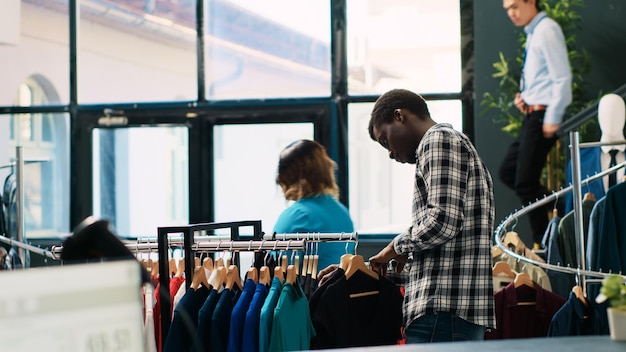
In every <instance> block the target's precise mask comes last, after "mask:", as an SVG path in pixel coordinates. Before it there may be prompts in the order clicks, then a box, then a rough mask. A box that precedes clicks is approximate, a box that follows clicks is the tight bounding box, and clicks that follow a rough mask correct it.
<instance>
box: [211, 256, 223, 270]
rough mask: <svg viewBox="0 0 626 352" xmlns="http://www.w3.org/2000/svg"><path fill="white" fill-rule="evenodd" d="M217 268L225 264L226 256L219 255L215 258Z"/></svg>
mask: <svg viewBox="0 0 626 352" xmlns="http://www.w3.org/2000/svg"><path fill="white" fill-rule="evenodd" d="M213 266H214V267H215V268H219V267H220V266H224V258H222V257H219V258H217V259H215V264H214V265H213Z"/></svg>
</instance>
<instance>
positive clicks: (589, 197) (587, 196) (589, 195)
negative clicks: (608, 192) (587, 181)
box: [583, 192, 596, 202]
mask: <svg viewBox="0 0 626 352" xmlns="http://www.w3.org/2000/svg"><path fill="white" fill-rule="evenodd" d="M585 200H590V201H593V202H595V201H596V195H595V194H593V193H591V192H587V193H585V195H584V197H583V201H585Z"/></svg>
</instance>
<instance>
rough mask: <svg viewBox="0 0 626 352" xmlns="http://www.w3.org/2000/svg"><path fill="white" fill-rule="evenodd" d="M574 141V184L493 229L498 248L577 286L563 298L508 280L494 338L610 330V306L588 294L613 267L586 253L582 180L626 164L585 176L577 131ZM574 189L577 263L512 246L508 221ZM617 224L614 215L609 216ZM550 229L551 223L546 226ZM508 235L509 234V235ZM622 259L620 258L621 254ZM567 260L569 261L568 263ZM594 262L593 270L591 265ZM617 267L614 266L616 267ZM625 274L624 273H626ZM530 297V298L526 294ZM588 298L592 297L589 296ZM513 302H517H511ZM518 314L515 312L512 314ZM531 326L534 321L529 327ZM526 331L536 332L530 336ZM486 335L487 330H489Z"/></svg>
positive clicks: (500, 295) (530, 283) (534, 284)
mask: <svg viewBox="0 0 626 352" xmlns="http://www.w3.org/2000/svg"><path fill="white" fill-rule="evenodd" d="M571 140H572V175H573V181H574V182H573V183H574V184H573V185H571V186H569V187H566V188H564V189H562V190H560V191H558V192H555V193H553V194H552V195H549V196H546V197H544V198H543V199H541V200H538V201H536V202H534V203H532V204H530V205H528V206H525V207H524V208H522V209H521V210H519V211H516V212H514V213H513V214H511V215H509V216H508V217H506V218H505V220H504V221H503V222H502V223H501V224H500V225H499V226H498V228H497V229H496V233H495V242H496V245H497V247H498V248H499V249H500V250H501V251H503V252H504V253H505V254H506V255H508V256H511V257H512V258H515V260H516V261H521V262H524V263H527V264H532V265H536V266H538V267H540V268H542V269H544V270H546V271H547V273H548V274H564V275H568V276H570V277H574V278H575V281H574V283H575V286H573V287H570V288H569V290H571V291H570V292H569V294H568V296H567V297H565V298H563V297H561V296H559V295H556V294H553V293H552V292H549V291H548V290H544V289H543V288H542V287H541V285H538V284H537V282H535V281H534V280H532V279H531V280H528V278H524V277H518V275H515V278H514V279H513V282H511V283H510V284H508V285H507V286H506V287H505V288H504V289H502V290H500V291H498V292H496V302H498V300H500V301H501V302H504V303H506V302H508V303H506V306H500V309H498V305H497V307H496V315H497V321H498V322H497V325H498V329H496V331H495V332H492V333H493V335H492V336H491V337H495V338H515V337H536V336H571V335H599V334H608V323H607V321H606V306H605V305H599V304H597V303H596V302H595V299H594V298H595V294H593V293H590V294H588V293H587V292H588V290H587V285H588V284H590V283H596V282H599V281H601V279H602V278H604V277H606V276H608V275H610V273H611V272H609V271H605V270H601V269H600V268H599V267H594V266H593V265H592V266H589V265H587V263H586V260H585V256H586V251H585V245H586V240H585V238H584V233H583V231H584V228H583V215H582V214H583V212H582V203H583V197H582V195H581V193H582V191H581V190H582V188H581V187H582V185H586V184H589V183H591V182H593V181H595V180H597V179H600V178H602V177H604V176H606V175H608V174H611V173H614V172H616V171H617V170H619V169H621V168H623V167H624V166H626V163H621V164H617V165H615V166H613V167H611V168H609V169H607V170H605V171H603V172H600V173H598V174H596V175H594V176H591V177H587V178H586V179H581V178H580V175H579V169H578V165H579V153H578V151H579V145H578V143H577V140H578V134H577V133H575V132H574V133H573V136H571ZM572 191H573V193H574V196H573V199H574V210H573V213H572V215H571V216H572V217H573V218H574V221H573V228H574V230H575V231H574V232H573V233H570V234H569V236H570V238H569V240H572V239H571V236H573V237H574V239H573V241H571V243H575V251H574V252H575V256H576V265H575V266H571V265H568V266H565V265H563V264H564V263H563V262H559V261H557V262H554V261H551V258H552V254H551V253H550V249H551V248H550V247H549V246H548V252H547V259H548V261H547V263H546V262H544V261H543V260H537V259H536V258H530V256H528V255H524V254H520V253H519V252H518V251H516V250H515V249H514V248H511V247H510V246H509V244H510V242H511V240H510V234H511V231H509V230H507V228H510V226H511V225H512V224H513V226H514V224H516V223H517V219H518V218H519V217H521V216H522V215H524V214H526V213H528V212H530V211H532V210H534V209H536V208H539V207H542V206H544V205H546V204H549V203H551V202H554V204H556V200H557V199H558V198H559V197H564V196H565V195H566V194H568V193H569V192H572ZM611 221H612V223H615V221H616V220H614V219H613V220H611ZM546 230H547V231H550V228H548V229H546ZM507 236H509V237H508V238H507ZM618 258H619V257H618ZM568 264H569V263H568ZM588 267H590V268H591V269H592V270H587V268H588ZM504 271H505V270H501V269H498V270H496V268H495V267H494V273H495V272H504ZM613 272H615V271H613ZM624 278H625V279H626V277H624ZM524 296H526V297H524ZM588 297H589V298H588ZM511 302H517V303H516V304H515V305H513V306H511ZM537 312H541V314H540V315H541V316H542V319H543V320H542V321H537V320H536V319H535V318H533V317H535V314H536V313H537ZM512 314H515V316H512ZM523 322H533V323H532V324H523ZM531 325H532V326H531ZM538 327H539V328H538ZM524 329H534V330H533V331H524ZM528 334H534V335H531V336H529V335H528ZM486 337H487V335H486Z"/></svg>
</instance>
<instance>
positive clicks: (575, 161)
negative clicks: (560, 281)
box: [494, 132, 626, 294]
mask: <svg viewBox="0 0 626 352" xmlns="http://www.w3.org/2000/svg"><path fill="white" fill-rule="evenodd" d="M572 134H573V136H571V137H570V140H571V141H572V144H571V147H572V183H573V184H572V185H570V186H567V187H565V188H563V189H561V190H559V191H557V192H554V193H552V194H550V195H547V196H545V197H544V198H542V199H540V200H537V201H535V202H533V203H531V204H529V205H527V206H525V207H523V208H522V209H520V210H517V211H515V212H513V213H511V214H509V215H508V216H507V217H506V218H505V219H504V220H503V221H502V222H501V223H500V225H498V227H497V228H496V231H495V236H494V238H495V242H496V244H497V245H498V247H500V248H501V249H502V250H503V251H504V252H505V253H506V254H508V255H510V256H511V257H514V258H516V259H517V260H521V261H524V262H527V263H531V264H534V265H536V266H539V267H541V268H544V269H548V270H554V271H559V272H563V273H568V274H574V275H576V276H577V278H578V282H579V283H580V285H581V288H582V289H583V293H585V294H586V285H585V280H586V279H585V276H589V277H595V278H604V277H607V276H609V275H612V274H613V273H603V272H600V271H592V270H586V268H585V259H584V255H585V252H584V248H585V247H584V236H583V234H582V230H583V219H582V185H584V184H589V183H591V182H593V181H595V180H597V179H600V178H602V177H604V176H606V175H609V174H611V173H614V172H616V171H617V170H619V169H621V168H623V167H626V161H625V162H622V163H620V164H617V165H615V166H613V167H610V168H608V169H606V170H603V171H602V172H599V173H597V174H595V175H593V176H590V177H587V178H585V179H584V180H581V178H580V154H579V149H580V147H590V146H599V145H607V144H610V145H613V144H615V143H606V144H599V143H596V142H594V143H584V144H579V143H578V132H572ZM571 191H573V192H574V197H573V198H574V219H575V223H576V226H575V236H576V244H577V246H576V247H577V248H576V255H577V259H578V265H579V267H578V268H572V267H563V266H560V265H554V264H548V263H542V262H538V261H536V260H533V259H530V258H527V257H525V256H523V255H521V254H517V253H516V252H515V251H513V250H511V249H509V248H508V246H506V245H505V244H504V242H503V239H504V236H505V235H506V232H507V230H506V229H507V227H508V226H509V225H511V224H513V225H515V224H516V223H517V219H518V218H519V217H521V216H522V215H525V214H527V213H529V212H531V211H533V210H535V209H537V208H540V207H542V206H544V205H546V204H548V203H552V202H556V200H558V198H559V197H561V196H564V195H565V194H567V193H568V192H571ZM581 266H582V268H581ZM620 275H621V273H620ZM622 277H623V278H624V280H626V276H625V275H622Z"/></svg>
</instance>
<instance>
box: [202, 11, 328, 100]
mask: <svg viewBox="0 0 626 352" xmlns="http://www.w3.org/2000/svg"><path fill="white" fill-rule="evenodd" d="M303 14H306V15H304V16H303ZM206 17H207V20H206V24H207V28H206V29H205V34H206V48H205V54H206V55H205V59H206V74H205V78H206V85H207V98H209V99H241V98H281V97H303V96H329V95H330V44H329V42H330V7H329V2H328V1H320V0H300V1H291V0H264V1H258V0H230V1H226V0H223V1H208V2H207V10H206Z"/></svg>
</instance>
